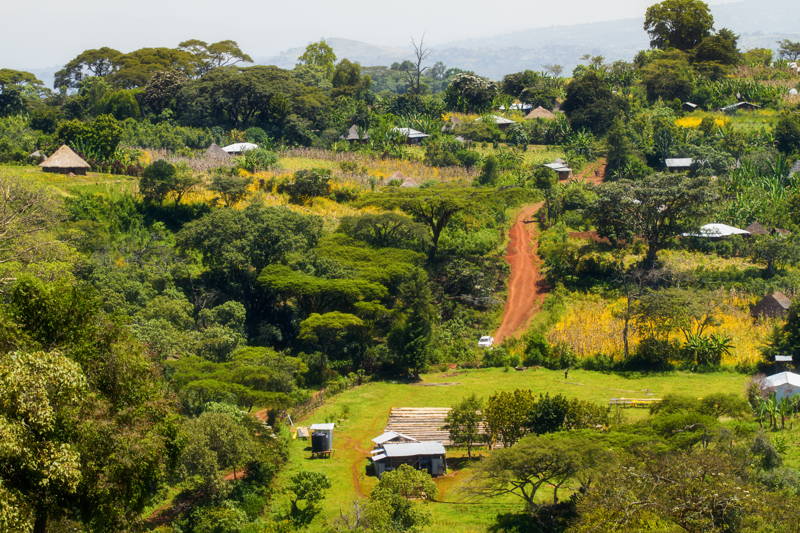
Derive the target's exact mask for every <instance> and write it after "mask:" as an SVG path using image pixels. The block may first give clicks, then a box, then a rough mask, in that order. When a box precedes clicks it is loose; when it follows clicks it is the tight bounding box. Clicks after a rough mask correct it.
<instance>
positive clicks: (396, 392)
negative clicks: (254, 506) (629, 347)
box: [283, 369, 747, 533]
mask: <svg viewBox="0 0 800 533" xmlns="http://www.w3.org/2000/svg"><path fill="white" fill-rule="evenodd" d="M746 381H747V377H746V376H743V375H741V374H733V373H714V374H688V373H682V372H675V373H669V374H663V375H646V376H623V375H619V374H606V373H600V372H589V371H583V370H572V371H570V373H569V379H568V380H565V379H564V373H563V371H551V370H545V369H536V370H526V371H523V372H517V371H514V370H510V371H504V370H503V369H481V370H468V371H462V370H458V371H452V372H446V373H436V374H428V375H425V376H423V381H422V382H421V383H419V384H413V385H410V384H399V383H389V382H375V383H369V384H366V385H363V386H361V387H357V388H355V389H351V390H349V391H346V392H343V393H342V394H340V395H338V396H336V397H335V398H333V399H332V400H330V401H329V402H327V403H326V404H325V405H323V406H322V407H321V408H319V409H318V410H317V411H316V412H315V413H313V414H312V415H311V416H309V417H307V419H305V420H300V421H296V423H301V424H310V423H316V422H336V423H337V427H336V431H335V433H334V448H335V455H334V456H333V458H332V459H329V460H325V459H316V460H311V459H310V458H309V457H310V453H309V452H308V451H307V450H306V447H307V446H309V442H308V441H301V440H294V441H292V444H291V452H290V459H289V465H288V467H287V469H286V470H285V472H284V474H283V475H284V476H289V475H291V474H292V473H294V472H297V471H299V470H310V471H315V472H324V473H325V474H327V475H328V476H329V477H330V479H331V483H332V488H331V490H329V491H328V493H327V498H326V500H325V504H324V510H323V512H322V513H321V515H320V518H318V519H317V523H316V526H317V527H318V528H319V527H320V526H321V525H322V523H323V521H324V520H325V518H326V517H327V518H330V517H336V516H339V513H340V511H342V510H344V511H347V509H348V508H349V507H350V504H351V503H352V502H353V500H355V499H357V498H358V497H361V496H366V495H368V494H369V492H370V490H371V489H372V488H373V487H374V486H375V484H376V482H377V480H376V479H375V478H374V477H371V476H367V475H366V472H365V468H366V466H367V463H368V461H367V460H366V457H368V455H369V450H370V449H371V448H372V446H371V442H370V439H371V438H373V437H375V436H377V435H379V434H380V433H382V432H383V429H384V426H385V424H386V421H387V419H388V415H389V410H390V409H391V408H392V407H448V406H452V405H453V404H454V403H456V402H458V401H459V400H460V399H461V398H462V397H464V396H466V395H468V394H471V393H477V394H478V395H480V396H484V397H486V396H488V395H489V394H492V393H493V392H495V391H501V390H513V389H515V388H530V389H532V390H533V391H535V392H537V393H538V392H542V393H544V392H549V393H563V394H565V395H567V396H569V397H575V398H581V399H584V400H591V401H595V402H599V403H607V402H608V400H609V399H610V398H613V397H654V398H657V397H660V396H662V395H664V394H667V393H680V394H689V395H693V396H697V397H701V396H705V395H707V394H711V393H715V392H734V393H744V388H745V384H746ZM435 383H439V384H446V385H439V386H432V384H435ZM623 414H624V416H626V417H627V418H628V419H634V418H639V417H643V416H645V415H646V411H645V410H626V411H624V412H623ZM460 455H461V453H460V452H458V451H456V452H454V453H450V452H449V453H448V457H449V458H450V459H453V458H457V457H459V456H460ZM451 463H452V462H451ZM468 478H469V468H466V469H460V470H454V469H453V468H452V464H451V469H450V473H449V474H448V475H447V476H445V477H443V478H439V479H438V480H437V484H438V485H439V490H440V496H439V500H440V501H439V502H436V503H432V504H429V508H430V510H431V511H432V513H433V524H432V526H431V527H430V528H429V531H431V532H434V531H436V532H438V531H448V532H451V533H461V532H464V533H466V532H473V531H474V532H479V531H486V529H487V527H488V526H489V525H491V524H492V523H493V520H494V517H495V515H496V514H498V513H502V512H516V511H518V510H519V509H520V504H519V502H518V501H516V500H515V499H514V498H513V497H510V498H505V499H503V500H489V501H486V500H481V501H468V498H467V497H466V496H465V495H464V494H463V493H462V492H461V490H460V489H461V488H462V487H463V486H464V484H465V480H467V479H468ZM312 530H314V529H313V528H312Z"/></svg>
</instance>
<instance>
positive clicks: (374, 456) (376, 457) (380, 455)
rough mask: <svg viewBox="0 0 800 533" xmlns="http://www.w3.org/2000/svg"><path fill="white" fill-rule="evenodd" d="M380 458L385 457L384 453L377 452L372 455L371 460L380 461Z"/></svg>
mask: <svg viewBox="0 0 800 533" xmlns="http://www.w3.org/2000/svg"><path fill="white" fill-rule="evenodd" d="M382 459H386V456H385V455H384V454H382V453H379V454H378V455H373V456H372V460H373V461H380V460H382Z"/></svg>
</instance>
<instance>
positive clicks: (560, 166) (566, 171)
mask: <svg viewBox="0 0 800 533" xmlns="http://www.w3.org/2000/svg"><path fill="white" fill-rule="evenodd" d="M542 166H543V167H547V168H549V169H550V170H554V171H555V172H556V173H557V174H558V179H559V180H562V181H563V180H568V179H570V178H571V177H572V169H571V168H569V167H568V166H567V163H566V161H564V160H563V159H556V160H555V161H553V162H552V163H546V164H544V165H542Z"/></svg>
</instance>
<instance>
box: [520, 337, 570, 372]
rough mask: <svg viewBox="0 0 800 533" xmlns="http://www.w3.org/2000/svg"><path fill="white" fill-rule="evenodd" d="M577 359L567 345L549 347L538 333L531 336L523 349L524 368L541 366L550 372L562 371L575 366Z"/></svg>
mask: <svg viewBox="0 0 800 533" xmlns="http://www.w3.org/2000/svg"><path fill="white" fill-rule="evenodd" d="M577 362H578V358H577V356H576V355H575V353H574V352H573V351H572V348H571V347H570V346H568V345H567V344H563V343H562V344H556V345H555V346H552V345H550V344H549V343H548V342H547V339H545V338H544V336H543V335H542V334H540V333H537V334H535V335H533V336H532V337H531V338H530V339H529V340H528V345H527V346H526V347H525V358H524V360H523V363H524V364H525V366H543V367H545V368H548V369H550V370H563V369H565V368H572V367H574V366H576V364H577Z"/></svg>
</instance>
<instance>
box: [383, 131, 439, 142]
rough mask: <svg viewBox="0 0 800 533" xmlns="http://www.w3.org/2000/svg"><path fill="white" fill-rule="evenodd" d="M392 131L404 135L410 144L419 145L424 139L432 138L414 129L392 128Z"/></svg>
mask: <svg viewBox="0 0 800 533" xmlns="http://www.w3.org/2000/svg"><path fill="white" fill-rule="evenodd" d="M392 130H393V131H396V132H397V133H399V134H401V135H403V136H404V137H405V138H406V142H407V143H408V144H419V143H421V142H422V140H423V139H427V138H428V137H430V135H428V134H427V133H422V132H421V131H417V130H415V129H414V128H392Z"/></svg>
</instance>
